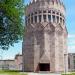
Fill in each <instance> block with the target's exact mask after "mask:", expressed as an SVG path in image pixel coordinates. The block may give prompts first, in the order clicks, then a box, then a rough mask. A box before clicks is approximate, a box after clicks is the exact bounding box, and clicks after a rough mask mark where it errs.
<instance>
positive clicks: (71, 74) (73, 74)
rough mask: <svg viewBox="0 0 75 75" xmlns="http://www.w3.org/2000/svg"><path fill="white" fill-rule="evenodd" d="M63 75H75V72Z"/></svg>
mask: <svg viewBox="0 0 75 75" xmlns="http://www.w3.org/2000/svg"><path fill="white" fill-rule="evenodd" d="M62 75H75V72H71V73H69V74H62Z"/></svg>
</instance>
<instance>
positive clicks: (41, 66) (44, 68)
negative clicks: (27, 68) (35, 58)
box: [39, 63, 50, 71]
mask: <svg viewBox="0 0 75 75" xmlns="http://www.w3.org/2000/svg"><path fill="white" fill-rule="evenodd" d="M39 70H40V71H50V63H39Z"/></svg>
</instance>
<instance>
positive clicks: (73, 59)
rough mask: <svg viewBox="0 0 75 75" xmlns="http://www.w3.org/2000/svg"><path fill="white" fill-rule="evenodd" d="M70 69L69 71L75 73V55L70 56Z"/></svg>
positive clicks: (70, 54)
mask: <svg viewBox="0 0 75 75" xmlns="http://www.w3.org/2000/svg"><path fill="white" fill-rule="evenodd" d="M68 69H69V71H75V53H69V54H68Z"/></svg>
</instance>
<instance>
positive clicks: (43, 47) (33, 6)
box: [23, 0, 68, 72]
mask: <svg viewBox="0 0 75 75" xmlns="http://www.w3.org/2000/svg"><path fill="white" fill-rule="evenodd" d="M65 11H66V9H65V6H64V4H63V2H62V1H61V0H32V1H31V2H30V4H28V5H27V8H26V11H25V13H26V17H25V20H26V22H25V23H26V25H25V32H24V39H23V71H25V72H39V71H49V72H63V71H64V70H66V71H67V70H68V59H67V58H68V56H67V55H68V52H67V35H68V32H67V28H66V25H65Z"/></svg>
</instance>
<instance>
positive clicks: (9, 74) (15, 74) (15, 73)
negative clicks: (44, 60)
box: [0, 70, 27, 75]
mask: <svg viewBox="0 0 75 75" xmlns="http://www.w3.org/2000/svg"><path fill="white" fill-rule="evenodd" d="M3 74H4V75H27V74H22V73H20V72H18V71H11V70H0V75H3Z"/></svg>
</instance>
